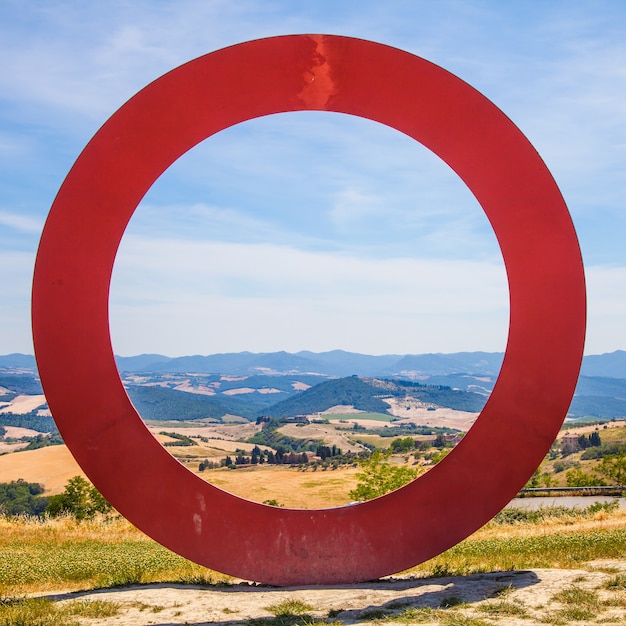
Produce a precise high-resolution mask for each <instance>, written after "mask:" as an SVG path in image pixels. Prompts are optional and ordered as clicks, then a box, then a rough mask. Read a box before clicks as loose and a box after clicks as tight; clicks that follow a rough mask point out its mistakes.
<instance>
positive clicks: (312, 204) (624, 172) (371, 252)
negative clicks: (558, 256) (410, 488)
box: [0, 0, 626, 356]
mask: <svg viewBox="0 0 626 626" xmlns="http://www.w3.org/2000/svg"><path fill="white" fill-rule="evenodd" d="M307 32H309V33H310V32H320V33H332V34H339V35H347V36H354V37H360V38H365V39H371V40H373V41H378V42H380V43H384V44H388V45H392V46H395V47H398V48H402V49H405V50H407V51H409V52H412V53H414V54H416V55H419V56H422V57H424V58H427V59H428V60H430V61H432V62H434V63H436V64H438V65H440V66H442V67H444V68H446V69H447V70H449V71H451V72H453V73H455V74H457V75H458V76H459V77H461V78H462V79H464V80H465V81H466V82H468V83H470V84H471V85H473V86H474V87H475V88H477V89H478V90H479V91H481V92H482V93H483V94H485V95H486V96H487V97H488V98H490V99H491V100H492V101H493V102H494V103H495V104H496V105H497V106H499V107H500V108H501V109H502V110H503V111H504V112H505V113H506V114H507V115H508V116H509V117H510V118H511V119H512V120H513V121H514V122H515V123H516V124H517V125H518V126H519V128H520V129H521V130H522V131H523V132H524V133H525V134H526V136H527V137H528V138H529V139H530V141H531V142H532V143H533V144H534V146H535V147H536V149H537V150H538V151H539V153H540V155H541V156H542V158H543V159H544V161H545V162H546V164H547V165H548V167H549V169H550V170H551V172H552V174H553V175H554V177H555V179H556V181H557V183H558V184H559V187H560V188H561V191H562V193H563V195H564V197H565V200H566V202H567V204H568V206H569V209H570V212H571V214H572V217H573V220H574V224H575V226H576V229H577V232H578V235H579V239H580V244H581V249H582V252H583V258H584V260H585V267H586V274H587V283H588V297H589V321H588V332H587V346H586V353H587V354H599V353H603V352H611V351H613V350H617V349H626V247H625V245H624V236H625V235H626V3H624V2H621V1H620V0H614V1H606V2H594V1H586V2H577V1H573V0H569V1H563V2H561V1H554V2H550V1H541V2H540V1H533V0H528V1H526V2H516V3H512V2H511V3H509V2H506V3H505V2H499V1H486V0H484V1H454V0H442V1H439V2H432V1H420V0H412V1H406V2H404V1H401V0H388V2H385V3H382V2H380V1H376V2H374V1H370V0H361V1H359V2H356V1H352V2H347V1H342V0H333V1H325V0H322V1H318V2H314V3H312V2H295V1H286V0H282V1H274V2H272V1H263V2H261V1H258V0H238V1H237V2H231V1H226V0H216V1H214V0H203V1H197V0H179V1H177V2H162V1H158V0H157V1H155V0H150V1H147V0H146V1H136V2H130V1H117V0H112V1H110V2H107V3H99V2H82V3H79V2H74V1H71V2H70V1H59V2H55V1H53V0H50V1H45V2H30V3H26V2H22V1H17V0H16V1H12V0H0V56H1V58H2V64H1V66H0V163H1V165H0V276H1V277H2V278H1V292H0V293H1V297H0V354H6V353H10V352H26V353H32V341H31V336H30V310H29V307H30V282H31V277H32V268H33V263H34V258H35V254H36V249H37V244H38V240H39V236H40V234H41V229H42V227H43V224H44V220H45V218H46V215H47V212H48V210H49V208H50V205H51V203H52V201H53V199H54V196H55V194H56V192H57V190H58V188H59V186H60V184H61V182H62V181H63V178H64V176H65V175H66V173H67V171H68V170H69V168H70V167H71V165H72V163H73V162H74V160H75V159H76V157H77V156H78V154H79V153H80V151H81V150H82V148H83V147H84V145H85V144H86V143H87V142H88V141H89V139H90V138H91V137H92V135H93V134H94V133H95V132H96V131H97V130H98V128H99V127H100V126H101V125H102V124H103V123H104V122H105V121H106V119H107V118H108V117H109V116H110V115H111V114H112V113H113V112H114V111H115V110H116V109H117V108H119V107H120V106H121V105H122V104H123V103H124V102H125V101H126V100H127V99H128V98H130V97H131V96H132V95H133V94H134V93H136V92H137V91H138V90H140V89H141V88H142V87H144V86H145V85H146V84H147V83H149V82H151V81H152V80H154V79H156V78H158V77H159V76H160V75H162V74H163V73H165V72H167V71H168V70H170V69H172V68H174V67H176V66H178V65H180V64H181V63H184V62H186V61H188V60H190V59H192V58H195V57H198V56H200V55H203V54H206V53H208V52H211V51H213V50H216V49H219V48H222V47H224V46H228V45H232V44H235V43H238V42H241V41H246V40H250V39H256V38H259V37H267V36H272V35H282V34H289V33H307ZM110 311H111V334H112V339H113V345H114V348H115V351H116V352H117V353H118V354H122V355H131V354H139V353H144V352H159V353H163V354H167V355H170V356H177V355H183V354H210V353H217V352H231V351H232V352H237V351H241V350H250V351H253V352H262V351H263V352H265V351H274V350H288V351H291V352H295V351H298V350H303V349H306V350H314V351H323V350H331V349H335V348H341V349H344V350H351V351H355V352H363V353H370V354H385V353H395V354H405V353H425V352H454V351H461V350H487V351H502V350H504V348H505V343H506V333H507V322H508V290H507V284H506V276H505V273H504V267H503V263H502V258H501V255H500V252H499V249H498V246H497V243H496V240H495V236H494V234H493V232H492V231H491V228H490V226H489V224H488V222H487V219H486V218H485V217H484V215H483V213H482V210H481V208H480V206H479V205H478V203H477V202H476V200H475V199H474V198H473V196H472V195H471V194H470V192H469V191H468V190H467V189H466V188H465V186H464V185H463V183H461V181H460V180H459V179H458V178H457V177H456V175H455V174H453V173H452V172H451V171H450V170H449V169H448V168H447V166H446V165H444V164H443V163H442V162H441V161H440V160H439V159H438V158H437V157H435V156H434V155H432V154H431V153H429V152H428V151H427V150H426V149H425V148H423V147H422V146H420V145H419V144H417V143H416V142H414V141H412V140H409V139H408V138H406V137H405V136H403V135H401V134H399V133H397V132H395V131H393V130H391V129H388V128H386V127H382V126H380V125H377V124H375V123H373V122H369V121H366V120H362V119H358V118H353V117H348V116H343V115H338V114H331V113H312V112H308V113H291V114H283V115H279V116H271V117H268V118H263V119H259V120H254V121H252V122H248V123H246V124H242V125H239V126H236V127H233V128H231V129H228V130H226V131H223V132H222V133H219V134H218V135H216V136H214V137H212V138H210V139H209V140H207V141H206V142H204V143H203V144H201V145H200V146H198V147H197V148H195V149H193V150H192V151H190V152H189V153H188V154H187V155H185V156H184V157H183V158H181V159H180V160H179V161H178V162H177V163H176V164H174V165H173V166H172V167H171V168H170V170H168V171H167V172H166V173H165V174H164V175H163V176H162V177H161V179H159V181H157V183H155V185H154V186H153V188H152V189H151V190H150V191H149V192H148V194H147V195H146V197H145V199H144V200H143V202H142V203H141V205H140V206H139V208H138V209H137V212H136V214H135V216H134V217H133V220H132V221H131V224H130V225H129V228H128V230H127V233H126V234H125V236H124V239H123V241H122V245H121V247H120V251H119V254H118V258H117V262H116V267H115V270H114V276H113V281H112V288H111V300H110Z"/></svg>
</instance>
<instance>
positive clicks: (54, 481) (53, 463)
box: [0, 446, 85, 494]
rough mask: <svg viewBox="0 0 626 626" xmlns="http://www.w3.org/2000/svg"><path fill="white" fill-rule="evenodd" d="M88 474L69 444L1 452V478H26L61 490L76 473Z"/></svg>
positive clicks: (52, 490) (53, 490)
mask: <svg viewBox="0 0 626 626" xmlns="http://www.w3.org/2000/svg"><path fill="white" fill-rule="evenodd" d="M77 475H80V476H85V474H84V473H83V471H82V470H81V469H80V467H79V466H78V463H76V461H75V460H74V457H73V456H72V455H71V454H70V451H69V450H68V449H67V447H66V446H50V447H47V448H40V449H39V450H26V451H25V452H14V453H12V454H7V455H3V456H0V482H2V483H8V482H11V481H12V480H17V479H18V478H23V479H24V480H26V481H27V482H30V483H41V484H42V485H44V487H45V490H46V494H53V493H60V492H61V491H63V489H64V487H65V485H66V483H67V481H68V480H69V479H70V478H72V477H73V476H77Z"/></svg>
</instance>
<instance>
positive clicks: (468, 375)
mask: <svg viewBox="0 0 626 626" xmlns="http://www.w3.org/2000/svg"><path fill="white" fill-rule="evenodd" d="M340 356H341V354H333V355H332V358H331V357H330V356H328V355H326V356H325V357H324V356H323V355H322V356H318V358H317V359H316V360H315V362H316V363H317V365H316V366H313V365H312V364H311V361H310V360H307V361H305V362H304V363H303V362H302V359H304V357H303V356H302V355H300V356H298V358H296V359H293V358H292V357H293V355H286V354H284V353H283V354H279V355H248V354H244V355H217V356H216V359H217V360H216V361H211V360H210V359H211V357H198V358H193V359H192V358H191V357H190V358H189V359H187V360H184V361H180V360H172V361H171V360H166V361H165V362H163V361H159V360H158V359H156V358H155V357H154V356H147V357H136V360H125V359H119V360H118V367H119V369H120V375H121V377H122V380H123V382H124V385H125V387H126V389H127V391H128V393H129V396H130V398H131V399H132V401H133V403H134V404H135V406H136V407H137V409H138V411H139V412H140V414H141V415H142V418H143V419H144V422H145V424H146V426H147V428H148V429H149V430H150V431H151V432H152V434H153V435H154V437H155V438H156V439H157V440H158V441H159V442H160V443H161V444H162V445H163V446H165V448H166V449H167V450H168V451H169V452H170V453H171V454H172V455H173V456H174V457H175V458H176V459H177V460H178V461H179V462H180V463H182V464H183V465H185V467H187V468H188V469H189V470H190V471H191V472H193V473H195V474H197V475H198V476H200V477H202V478H203V479H204V480H207V481H209V482H210V483H212V484H213V485H215V486H217V487H219V488H221V489H224V490H226V491H228V492H230V493H233V494H236V495H238V496H240V497H243V498H246V499H249V500H253V501H256V502H263V503H266V504H271V505H272V506H279V507H288V508H302V509H306V508H327V507H334V506H342V505H346V504H349V503H350V502H352V501H353V500H354V498H353V495H354V492H355V489H356V488H357V486H358V485H359V481H360V475H361V474H360V473H361V471H362V468H363V464H364V463H366V462H367V460H368V459H369V458H371V457H372V454H373V453H374V452H376V451H378V453H380V454H383V455H384V458H385V459H386V462H387V463H389V464H391V465H392V466H393V467H396V468H407V469H408V470H410V471H412V472H414V475H419V474H421V473H424V472H426V471H428V470H429V469H430V468H432V467H433V466H434V465H435V464H436V463H437V462H438V461H439V460H440V459H441V458H443V457H444V456H445V455H446V454H447V453H448V452H450V451H451V450H452V449H453V447H454V445H456V443H458V442H459V441H460V440H461V439H462V437H463V436H464V434H465V433H466V432H467V431H468V430H469V429H470V428H471V426H472V424H473V423H474V421H475V420H476V418H477V416H478V415H479V412H480V410H481V408H482V406H483V405H484V403H485V401H486V399H487V398H488V397H489V393H490V391H491V389H492V388H493V385H494V383H495V380H496V378H497V373H498V368H499V359H500V360H501V355H485V354H483V353H479V354H464V355H425V356H424V357H420V358H418V357H414V358H412V359H408V357H398V358H397V360H396V361H395V362H394V363H391V364H390V360H391V359H387V361H385V358H382V357H381V358H382V360H381V361H378V359H379V357H364V356H363V355H346V357H345V358H346V360H345V361H342V360H341V359H340V358H339V357H340ZM218 357H219V358H218ZM623 357H624V355H623V354H621V353H620V354H613V355H604V358H599V359H590V360H588V361H587V363H586V364H585V365H584V368H583V372H585V371H586V372H587V373H588V375H587V374H583V375H582V376H581V379H580V381H579V387H578V391H577V394H578V395H577V398H578V400H577V398H575V399H574V402H573V403H572V409H571V410H570V413H569V415H568V419H567V420H566V423H565V424H564V426H563V428H562V430H561V432H560V433H559V436H558V438H557V440H556V441H555V444H554V445H553V447H552V449H551V450H550V452H549V454H548V455H546V458H545V459H544V461H543V463H542V465H541V467H540V468H539V469H538V470H537V472H536V473H535V475H534V476H533V477H531V479H530V480H529V483H528V484H527V488H529V489H550V488H555V487H571V488H572V489H578V490H580V488H583V487H588V486H592V485H605V486H611V485H623V484H624V480H623V479H624V477H625V476H624V474H620V467H621V466H619V464H616V463H613V464H612V459H622V458H624V457H625V456H626V421H625V420H626V411H622V410H621V407H622V406H623V403H624V400H623V398H626V391H625V390H626V378H625V377H622V376H621V375H618V374H621V372H624V371H626V368H625V367H624V363H625V361H624V360H623ZM394 358H395V357H394ZM307 359H311V360H312V357H310V356H307ZM588 359H589V357H588ZM399 361H403V365H402V366H401V367H402V368H403V369H400V370H398V369H397V367H396V365H397V363H398V362H399ZM216 363H218V364H219V365H220V367H222V368H224V372H220V373H215V372H211V371H206V370H208V369H212V368H213V367H217V365H216ZM607 363H608V365H607ZM227 366H228V367H227ZM405 366H406V367H405ZM396 370H397V371H396ZM348 372H351V373H349V374H348ZM385 372H387V375H386V374H385ZM596 374H598V375H596ZM0 394H1V395H0V435H1V436H0V484H7V483H12V482H14V481H18V480H21V481H24V482H26V483H28V484H38V485H41V486H42V493H41V496H38V497H42V498H53V497H54V496H55V495H57V494H62V493H63V492H64V489H66V488H67V485H68V482H69V481H71V480H72V479H73V478H74V477H75V476H84V474H83V473H82V471H81V470H80V468H79V467H78V465H77V464H76V462H75V461H74V460H73V457H72V456H71V454H70V452H69V450H68V449H67V448H66V446H65V445H64V444H63V443H62V440H61V439H60V438H59V436H58V433H57V432H56V430H55V426H54V422H53V420H52V419H51V416H50V413H49V410H48V407H47V405H46V403H45V396H44V395H43V393H42V389H41V387H40V384H39V380H38V377H37V372H36V369H35V367H34V362H33V361H32V357H27V356H22V355H9V356H5V357H0ZM576 407H578V408H576ZM585 407H586V410H585ZM583 413H585V414H583ZM85 415H86V419H88V408H87V407H86V413H85ZM486 453H489V451H486ZM155 478H156V477H155ZM5 506H6V504H5ZM516 506H517V505H516ZM0 507H2V504H0ZM525 510H526V509H519V510H518V509H516V508H512V509H511V510H510V512H508V513H507V511H506V510H505V511H504V512H503V513H502V514H500V515H499V516H498V518H496V520H494V521H492V522H490V523H489V524H487V525H486V526H485V527H484V528H483V529H481V530H479V531H478V532H477V533H475V534H474V535H473V536H472V537H470V538H468V539H467V540H465V541H464V542H462V543H461V544H459V545H458V546H456V547H455V548H453V549H451V550H449V551H447V552H445V553H444V554H442V555H439V556H438V557H436V558H435V559H432V560H431V561H429V562H427V563H425V564H422V565H420V566H418V567H416V568H413V569H412V570H410V571H409V572H405V573H402V574H401V575H399V576H396V577H391V578H390V579H385V580H382V581H377V582H372V583H367V584H359V585H350V586H346V587H345V588H344V587H341V586H340V587H337V588H328V589H313V588H298V589H285V590H276V589H271V588H266V587H263V586H252V587H251V586H248V584H247V583H245V582H242V581H237V580H233V579H230V578H229V577H226V576H223V575H221V574H219V573H217V572H211V571H209V570H206V569H204V568H201V567H200V566H197V565H194V564H191V563H189V562H188V561H185V560H184V559H182V558H181V557H178V556H176V555H173V554H171V553H169V552H168V551H167V550H165V549H164V548H161V547H160V546H158V545H157V544H155V543H154V542H152V541H151V540H150V539H148V538H147V537H145V536H144V535H143V534H142V533H140V532H139V531H137V530H136V529H134V528H133V527H132V526H131V525H130V524H129V523H128V522H126V521H125V520H123V519H121V518H118V517H116V516H115V515H114V514H113V516H111V514H109V515H107V516H105V517H104V518H101V517H96V518H95V519H93V520H85V521H82V522H77V521H76V520H73V519H72V518H71V517H61V518H48V519H47V520H46V521H45V522H42V521H38V520H37V518H33V519H31V520H29V519H25V518H14V517H11V516H10V515H7V516H4V517H2V516H0V525H1V526H2V529H3V530H2V540H0V554H2V555H3V561H2V564H1V565H0V599H1V598H3V597H5V598H7V597H10V598H15V597H17V596H22V597H27V598H38V599H39V600H37V601H38V602H40V603H41V606H40V607H39V608H38V609H37V610H43V608H42V607H44V606H45V607H47V608H46V610H48V611H51V612H52V613H54V611H56V612H57V613H54V614H55V615H56V614H60V613H59V612H62V611H66V612H67V613H68V615H69V614H73V615H76V616H77V617H76V619H77V620H78V621H77V622H76V623H84V624H93V625H94V626H95V625H96V624H148V623H153V624H166V623H167V624H179V623H197V624H205V623H212V624H248V623H249V624H255V625H260V624H263V625H264V626H284V625H285V624H289V625H295V624H302V625H304V624H313V623H321V624H326V623H328V624H369V623H372V622H375V623H386V622H392V623H427V624H443V625H445V624H468V626H485V625H487V624H495V623H504V622H505V623H511V624H517V623H520V624H522V623H553V624H556V625H559V624H569V623H581V620H582V621H583V622H584V620H587V621H594V620H596V618H597V619H599V620H602V622H603V623H618V622H620V620H623V619H624V617H625V616H626V596H624V594H625V593H626V591H624V589H626V587H625V586H624V580H626V565H625V563H624V561H623V559H622V557H623V554H624V551H625V550H626V510H624V509H621V508H617V505H614V504H613V502H612V501H610V499H605V503H604V504H602V503H600V504H597V505H590V506H588V507H586V508H585V509H581V508H578V509H573V510H572V509H563V508H559V507H556V508H554V507H552V508H546V509H545V510H540V511H539V512H538V513H535V512H532V511H529V512H524V511H525ZM20 520H21V521H20ZM15 555H20V556H19V558H17V559H16V558H15ZM106 555H109V556H106ZM105 557H106V558H105ZM111 558H112V559H113V560H112V561H107V563H104V561H102V559H105V560H106V559H111ZM81 563H82V565H81ZM72 564H74V565H72ZM73 568H77V569H76V570H75V571H74V569H73ZM46 572H54V574H53V575H51V574H50V573H46ZM64 572H65V573H64ZM120 585H121V586H120ZM216 585H217V586H216ZM224 586H225V587H224ZM224 589H228V594H227V596H226V595H224V591H223V590H224ZM81 590H84V591H81ZM89 590H93V591H89ZM235 596H236V599H234V598H235ZM11 602H13V600H11ZM20 602H21V604H19V603H18V604H19V606H26V605H24V602H30V600H28V601H27V600H20ZM80 602H87V603H88V606H90V607H91V608H90V610H92V611H96V609H95V608H94V607H96V606H99V607H100V608H99V609H98V610H99V611H100V613H99V614H97V615H96V614H82V616H81V611H84V610H86V609H83V608H82V605H80V604H77V603H80ZM91 603H93V604H91ZM97 603H100V604H99V605H98V604H97ZM18 604H15V606H18ZM3 606H13V605H8V604H6V602H5V605H3V604H2V603H1V602H0V619H2V610H3ZM25 610H26V609H25ZM29 610H30V609H29ZM32 610H35V609H32ZM72 611H74V613H72ZM96 612H97V611H96ZM592 616H593V619H592ZM51 619H52V618H51ZM55 619H56V618H55ZM63 619H69V618H63ZM72 619H73V618H72ZM0 623H4V622H1V621H0ZM6 623H7V624H9V623H17V622H6ZM20 623H22V622H20ZM23 623H34V622H28V621H26V622H23ZM42 623H44V622H42ZM45 623H48V622H45ZM49 623H51V624H52V623H56V622H53V621H51V622H49ZM59 623H66V622H63V621H61V622H59ZM67 623H70V622H67Z"/></svg>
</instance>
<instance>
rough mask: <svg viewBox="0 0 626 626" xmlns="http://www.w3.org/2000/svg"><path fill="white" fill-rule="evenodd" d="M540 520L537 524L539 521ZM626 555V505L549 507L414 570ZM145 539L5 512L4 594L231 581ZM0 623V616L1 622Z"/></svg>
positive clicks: (472, 569)
mask: <svg viewBox="0 0 626 626" xmlns="http://www.w3.org/2000/svg"><path fill="white" fill-rule="evenodd" d="M537 522H540V523H537ZM624 555H626V511H611V512H609V511H606V510H600V511H596V512H587V513H581V512H576V511H573V512H567V511H563V510H558V509H555V510H553V511H550V510H545V511H544V513H543V514H542V515H541V516H539V518H535V519H534V521H530V522H529V521H523V520H522V521H516V522H514V523H511V519H510V518H507V519H504V520H500V521H498V520H494V521H491V522H490V523H489V524H487V525H486V526H485V527H483V528H482V529H481V530H479V531H478V532H477V533H475V534H474V535H472V536H471V537H469V538H468V539H466V540H465V541H463V542H461V543H460V544H458V545H457V546H455V547H453V548H451V549H450V550H448V551H446V552H444V553H442V554H440V555H439V556H437V557H436V558H434V559H431V560H430V561H428V562H426V563H423V564H421V565H418V566H417V567H415V568H413V569H411V570H409V573H410V574H412V575H414V576H419V577H428V576H447V575H465V574H472V573H478V572H492V571H508V570H519V569H530V568H574V567H579V566H581V565H583V564H584V563H586V562H588V561H593V560H600V559H621V558H623V557H624ZM229 580H230V578H229V577H228V576H225V575H223V574H219V573H217V572H213V571H211V570H208V569H206V568H203V567H201V566H199V565H196V564H193V563H191V562H190V561H187V560H186V559H183V558H182V557H179V556H177V555H175V554H173V553H171V552H170V551H169V550H167V549H165V548H163V547H161V546H160V545H158V544H156V543H155V542H154V541H152V540H151V539H149V538H147V537H146V536H145V535H143V534H142V533H141V532H140V531H138V530H137V529H135V528H134V527H133V526H132V525H131V524H130V523H128V522H127V521H126V520H124V519H121V518H117V517H115V518H110V519H104V518H102V519H100V520H96V521H83V522H77V521H75V520H74V519H72V518H57V519H52V520H46V521H43V522H42V521H38V520H34V519H20V518H6V517H5V518H2V517H0V601H2V598H5V599H6V598H10V597H15V596H17V595H20V594H22V595H23V594H27V593H40V592H50V591H70V590H79V589H80V590H85V589H95V588H106V587H115V586H121V585H129V584H136V583H149V582H177V583H190V584H201V585H205V584H216V583H228V582H229ZM0 623H1V622H0Z"/></svg>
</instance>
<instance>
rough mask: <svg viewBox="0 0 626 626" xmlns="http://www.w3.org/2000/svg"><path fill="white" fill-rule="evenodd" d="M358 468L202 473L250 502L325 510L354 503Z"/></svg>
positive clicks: (277, 467) (267, 468)
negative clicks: (271, 501)
mask: <svg viewBox="0 0 626 626" xmlns="http://www.w3.org/2000/svg"><path fill="white" fill-rule="evenodd" d="M357 471H358V470H357V468H353V467H350V468H340V469H337V470H330V469H328V470H325V471H324V470H322V469H318V470H317V471H315V472H314V471H312V470H310V469H309V470H307V471H306V472H303V471H298V470H297V469H296V468H293V467H288V466H284V465H272V466H267V465H266V466H265V467H262V468H243V469H236V470H229V469H219V470H209V471H206V472H203V473H201V474H199V476H200V477H202V478H203V479H204V480H206V481H208V482H210V483H211V484H213V485H215V486H217V487H220V488H221V489H224V490H225V491H228V492H230V493H234V494H235V495H238V496H240V497H242V498H246V499H247V500H254V501H255V502H263V501H265V500H276V501H277V502H278V503H279V504H281V505H283V506H285V507H287V508H293V509H325V508H330V507H334V506H342V505H344V504H348V503H349V502H350V497H349V496H348V493H349V492H350V490H351V489H354V487H355V485H356V472H357Z"/></svg>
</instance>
